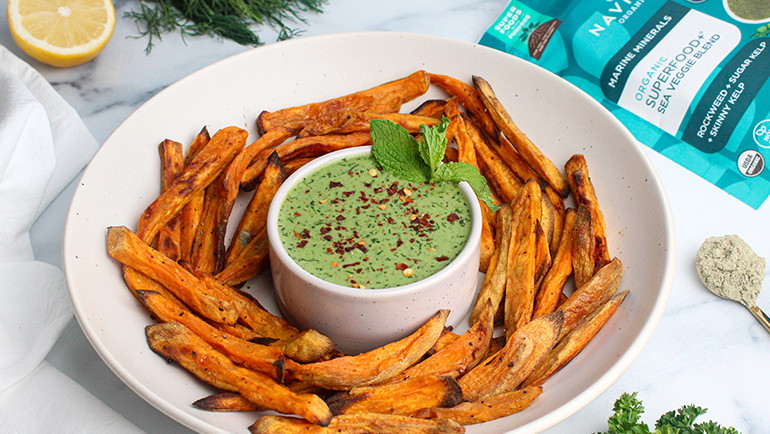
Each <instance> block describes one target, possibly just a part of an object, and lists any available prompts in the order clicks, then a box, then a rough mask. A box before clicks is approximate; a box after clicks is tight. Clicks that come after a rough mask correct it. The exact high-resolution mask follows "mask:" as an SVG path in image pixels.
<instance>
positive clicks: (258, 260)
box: [216, 227, 269, 286]
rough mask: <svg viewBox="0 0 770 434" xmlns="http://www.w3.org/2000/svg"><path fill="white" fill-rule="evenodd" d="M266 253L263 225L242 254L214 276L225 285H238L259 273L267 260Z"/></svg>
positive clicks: (266, 242)
mask: <svg viewBox="0 0 770 434" xmlns="http://www.w3.org/2000/svg"><path fill="white" fill-rule="evenodd" d="M268 253H269V252H268V240H267V230H266V228H264V227H263V228H262V229H260V231H259V233H258V234H257V235H256V236H255V237H254V238H252V239H251V240H250V241H249V243H248V244H247V245H246V247H245V249H244V251H243V254H242V255H241V256H240V257H239V258H237V259H236V260H234V261H232V262H230V263H229V264H227V265H226V266H225V268H224V269H223V270H222V271H220V272H219V273H217V275H216V278H217V279H219V281H220V282H222V283H224V284H225V285H229V286H239V285H241V284H243V283H245V282H246V281H248V280H249V279H251V278H253V277H254V276H256V275H257V274H259V272H260V271H261V270H262V269H263V268H264V267H265V265H266V264H267V262H268Z"/></svg>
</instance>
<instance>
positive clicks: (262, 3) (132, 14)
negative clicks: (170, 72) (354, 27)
mask: <svg viewBox="0 0 770 434" xmlns="http://www.w3.org/2000/svg"><path fill="white" fill-rule="evenodd" d="M324 4H326V0H141V1H140V2H139V10H132V11H128V12H126V13H125V14H124V15H123V16H124V17H126V18H132V19H133V20H134V21H136V23H137V27H138V29H139V34H140V36H147V38H148V41H147V47H146V48H145V51H146V52H148V53H149V52H150V51H151V50H152V47H153V42H154V41H153V39H154V38H158V39H161V36H162V35H163V34H164V33H169V32H173V31H175V30H179V31H180V32H181V34H182V35H183V36H201V35H209V36H216V37H219V38H224V39H230V40H233V41H235V42H237V43H239V44H241V45H252V46H258V45H262V44H263V41H262V40H261V39H260V38H259V36H258V35H257V34H256V33H255V31H254V27H255V26H258V25H263V24H266V25H268V26H270V27H272V28H274V29H276V30H278V32H279V33H278V40H279V41H282V40H285V39H289V38H291V37H293V36H296V35H297V34H298V33H300V31H299V30H297V29H294V28H292V27H290V26H289V25H288V24H287V22H304V21H305V20H304V19H303V17H302V14H303V13H305V12H321V11H322V9H321V8H322V6H323V5H324Z"/></svg>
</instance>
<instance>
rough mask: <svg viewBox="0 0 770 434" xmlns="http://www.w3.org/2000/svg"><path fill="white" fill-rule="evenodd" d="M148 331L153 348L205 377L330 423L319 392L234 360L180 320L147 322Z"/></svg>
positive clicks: (270, 404) (279, 409)
mask: <svg viewBox="0 0 770 434" xmlns="http://www.w3.org/2000/svg"><path fill="white" fill-rule="evenodd" d="M146 335H147V341H148V343H149V344H150V347H151V348H152V350H153V351H155V352H156V353H158V354H159V355H161V356H163V357H166V358H170V359H173V360H175V361H176V362H177V363H179V364H180V365H181V366H182V367H183V368H185V369H186V370H188V371H190V372H191V373H192V374H193V375H195V376H197V377H198V378H200V379H202V380H203V381H206V382H208V383H210V384H213V385H214V386H217V387H219V388H221V389H224V390H228V391H231V392H238V393H240V394H241V395H243V396H244V397H245V398H246V399H248V400H249V401H252V402H254V403H255V404H257V405H259V406H263V407H265V408H269V409H271V410H275V411H277V412H279V413H287V414H296V415H298V416H301V417H303V418H305V420H307V421H309V422H313V423H316V424H319V425H327V424H328V423H329V421H330V420H331V413H330V411H329V407H328V406H327V405H326V403H325V402H324V401H323V400H322V399H321V398H319V397H318V396H317V395H312V394H304V395H300V394H297V393H294V392H292V391H291V390H289V389H288V388H286V387H285V386H282V385H280V384H278V383H276V382H275V381H274V380H273V379H271V378H270V377H268V376H267V375H265V374H262V373H260V372H256V371H251V370H248V369H246V368H242V367H240V366H238V365H236V364H234V363H233V362H231V361H230V360H229V359H228V358H227V357H225V356H224V355H223V354H222V353H220V352H218V351H216V350H215V349H214V348H212V347H211V346H210V345H209V344H207V343H206V342H205V341H203V340H202V339H201V338H200V337H198V336H197V335H196V334H194V333H193V332H191V331H190V330H189V329H188V328H186V327H185V326H183V325H181V324H179V323H162V324H155V325H151V326H148V327H147V328H146Z"/></svg>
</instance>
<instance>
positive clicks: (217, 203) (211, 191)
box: [190, 175, 228, 273]
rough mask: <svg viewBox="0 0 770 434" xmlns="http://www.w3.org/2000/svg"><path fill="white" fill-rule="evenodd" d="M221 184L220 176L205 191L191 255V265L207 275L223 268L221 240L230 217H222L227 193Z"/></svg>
mask: <svg viewBox="0 0 770 434" xmlns="http://www.w3.org/2000/svg"><path fill="white" fill-rule="evenodd" d="M221 183H222V176H221V175H220V176H219V177H217V179H216V180H215V181H214V182H212V183H211V184H209V185H208V186H207V187H206V189H205V190H204V198H203V211H202V212H201V217H200V221H199V222H198V230H197V232H196V233H195V241H194V242H193V248H192V253H191V255H190V263H191V264H193V266H194V267H195V268H196V269H197V270H200V271H203V272H205V273H216V272H217V271H218V270H219V269H220V268H221V261H222V255H223V252H222V250H223V249H222V246H221V240H222V238H224V232H225V230H226V229H227V217H228V216H224V218H223V216H222V212H223V208H224V203H225V200H226V198H225V194H226V193H225V192H224V191H222V189H221V188H220V187H219V186H220V185H221Z"/></svg>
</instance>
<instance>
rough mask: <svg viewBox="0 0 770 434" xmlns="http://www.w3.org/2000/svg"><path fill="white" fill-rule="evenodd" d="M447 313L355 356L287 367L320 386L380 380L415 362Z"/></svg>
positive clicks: (430, 343)
mask: <svg viewBox="0 0 770 434" xmlns="http://www.w3.org/2000/svg"><path fill="white" fill-rule="evenodd" d="M448 315H449V312H448V311H447V310H444V309H442V310H440V311H439V312H438V313H436V314H435V315H434V316H433V317H431V318H430V319H429V320H428V321H427V322H426V323H425V324H424V325H423V326H422V327H420V328H419V329H418V330H417V331H415V332H414V333H412V334H411V335H409V336H407V337H405V338H403V339H401V340H399V341H396V342H392V343H390V344H388V345H385V346H383V347H380V348H376V349H374V350H372V351H369V352H366V353H362V354H359V355H357V356H345V357H338V358H336V359H332V360H327V361H324V362H317V363H310V364H307V365H293V364H292V365H291V366H287V367H288V370H289V372H291V374H292V375H293V376H294V377H295V378H297V379H298V380H300V381H304V382H306V383H310V384H315V385H316V386H320V387H323V388H324V389H331V390H348V389H351V388H353V387H355V386H367V385H371V384H377V383H381V382H383V381H386V380H388V379H390V378H393V377H394V376H396V375H398V374H399V373H400V372H401V371H403V370H404V369H406V368H408V367H409V366H411V365H412V364H414V363H415V362H417V361H418V360H419V359H420V357H422V356H423V354H425V353H426V352H427V351H428V350H429V349H430V348H431V347H432V346H433V344H434V343H435V342H436V340H438V338H439V336H440V335H441V331H442V330H443V328H444V323H445V322H446V319H447V316H448Z"/></svg>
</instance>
